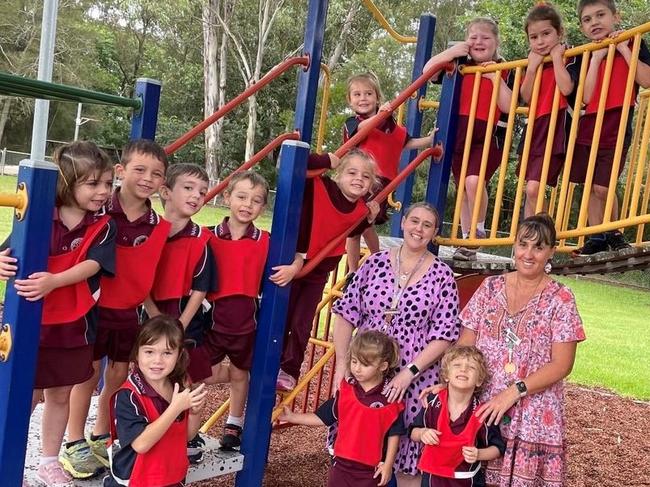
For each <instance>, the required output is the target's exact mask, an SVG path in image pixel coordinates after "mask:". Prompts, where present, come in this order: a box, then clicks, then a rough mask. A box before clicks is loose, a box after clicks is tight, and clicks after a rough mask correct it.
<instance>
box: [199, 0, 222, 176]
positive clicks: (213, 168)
mask: <svg viewBox="0 0 650 487" xmlns="http://www.w3.org/2000/svg"><path fill="white" fill-rule="evenodd" d="M220 3H221V0H204V3H203V15H202V17H203V106H204V113H205V116H206V117H209V116H210V115H212V114H213V113H214V112H215V111H217V101H218V98H217V97H218V96H219V73H218V65H217V63H218V59H217V53H218V52H219V36H218V32H217V26H218V23H217V18H216V15H215V12H216V11H218V9H219V8H220ZM219 139H220V138H219V137H218V134H217V128H216V126H215V125H211V126H209V127H208V128H207V129H206V131H205V169H206V171H207V172H208V176H209V177H210V181H216V180H217V179H218V178H219V176H220V175H219V168H218V158H217V152H218V147H217V145H218V144H219Z"/></svg>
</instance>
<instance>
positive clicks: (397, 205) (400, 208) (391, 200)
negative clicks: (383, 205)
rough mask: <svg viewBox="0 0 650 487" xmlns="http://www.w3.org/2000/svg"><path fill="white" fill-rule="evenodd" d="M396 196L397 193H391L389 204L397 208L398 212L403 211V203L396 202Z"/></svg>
mask: <svg viewBox="0 0 650 487" xmlns="http://www.w3.org/2000/svg"><path fill="white" fill-rule="evenodd" d="M394 196H395V193H390V194H389V195H388V204H389V205H390V206H391V207H393V208H395V209H396V210H397V211H402V202H401V201H395V199H394V198H393V197H394Z"/></svg>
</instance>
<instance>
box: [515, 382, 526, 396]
mask: <svg viewBox="0 0 650 487" xmlns="http://www.w3.org/2000/svg"><path fill="white" fill-rule="evenodd" d="M515 387H516V388H517V392H519V397H520V398H522V397H525V396H526V394H528V388H527V387H526V383H525V382H524V381H523V380H518V381H517V382H515Z"/></svg>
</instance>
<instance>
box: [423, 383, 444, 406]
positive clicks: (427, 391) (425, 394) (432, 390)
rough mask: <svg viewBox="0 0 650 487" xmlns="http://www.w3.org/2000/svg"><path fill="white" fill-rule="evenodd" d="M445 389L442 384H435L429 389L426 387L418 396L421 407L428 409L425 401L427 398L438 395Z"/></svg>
mask: <svg viewBox="0 0 650 487" xmlns="http://www.w3.org/2000/svg"><path fill="white" fill-rule="evenodd" d="M444 388H445V386H444V385H442V384H436V385H433V386H431V387H426V388H425V389H423V390H422V392H420V396H419V398H418V399H420V402H421V403H422V406H423V407H425V408H428V407H429V401H427V397H428V396H429V394H438V393H439V392H440V391H442V390H443V389H444Z"/></svg>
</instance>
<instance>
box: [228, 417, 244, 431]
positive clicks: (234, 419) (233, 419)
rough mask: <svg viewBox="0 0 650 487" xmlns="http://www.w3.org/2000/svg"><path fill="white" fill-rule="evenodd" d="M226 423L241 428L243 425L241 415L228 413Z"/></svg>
mask: <svg viewBox="0 0 650 487" xmlns="http://www.w3.org/2000/svg"><path fill="white" fill-rule="evenodd" d="M226 423H228V424H234V425H235V426H239V427H240V428H242V427H243V426H244V417H243V416H239V417H238V416H231V415H230V414H229V415H228V419H227V420H226Z"/></svg>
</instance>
